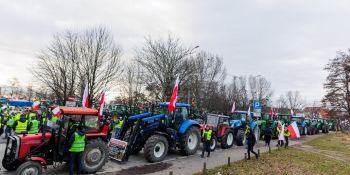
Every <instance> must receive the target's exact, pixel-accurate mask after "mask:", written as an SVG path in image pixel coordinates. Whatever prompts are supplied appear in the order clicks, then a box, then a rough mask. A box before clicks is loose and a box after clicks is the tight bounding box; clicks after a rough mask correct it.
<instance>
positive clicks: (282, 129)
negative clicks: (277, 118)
mask: <svg viewBox="0 0 350 175" xmlns="http://www.w3.org/2000/svg"><path fill="white" fill-rule="evenodd" d="M280 131H281V132H280V134H279V135H278V140H284V124H283V125H281V127H280Z"/></svg>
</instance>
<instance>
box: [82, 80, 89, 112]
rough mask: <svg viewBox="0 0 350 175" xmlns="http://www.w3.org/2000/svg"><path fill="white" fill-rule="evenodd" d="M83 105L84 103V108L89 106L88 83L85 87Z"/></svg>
mask: <svg viewBox="0 0 350 175" xmlns="http://www.w3.org/2000/svg"><path fill="white" fill-rule="evenodd" d="M82 105H83V107H84V108H87V107H89V89H88V86H87V85H86V87H85V89H84V95H83V100H82Z"/></svg>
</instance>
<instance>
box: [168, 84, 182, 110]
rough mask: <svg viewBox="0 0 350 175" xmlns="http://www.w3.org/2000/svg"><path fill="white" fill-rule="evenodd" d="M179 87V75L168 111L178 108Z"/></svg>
mask: <svg viewBox="0 0 350 175" xmlns="http://www.w3.org/2000/svg"><path fill="white" fill-rule="evenodd" d="M178 89H179V77H177V78H176V81H175V87H174V90H173V93H172V94H171V98H170V103H169V106H168V111H169V112H173V111H174V110H175V108H176V100H177V92H178Z"/></svg>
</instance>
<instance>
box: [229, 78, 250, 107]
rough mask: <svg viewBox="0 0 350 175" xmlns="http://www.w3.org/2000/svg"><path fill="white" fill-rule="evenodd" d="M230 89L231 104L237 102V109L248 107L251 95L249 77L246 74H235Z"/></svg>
mask: <svg viewBox="0 0 350 175" xmlns="http://www.w3.org/2000/svg"><path fill="white" fill-rule="evenodd" d="M228 91H229V93H228V97H229V99H230V103H231V104H233V102H235V103H236V107H237V109H241V110H246V109H248V106H249V97H248V89H247V78H246V77H245V76H238V77H237V76H234V77H233V79H232V82H231V84H230V86H229V90H228Z"/></svg>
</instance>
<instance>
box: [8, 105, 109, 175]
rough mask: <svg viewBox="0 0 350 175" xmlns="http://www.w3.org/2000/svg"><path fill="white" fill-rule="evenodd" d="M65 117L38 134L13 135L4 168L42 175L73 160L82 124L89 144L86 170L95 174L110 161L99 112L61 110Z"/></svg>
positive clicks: (86, 154)
mask: <svg viewBox="0 0 350 175" xmlns="http://www.w3.org/2000/svg"><path fill="white" fill-rule="evenodd" d="M60 110H61V111H60V112H61V117H60V118H59V120H58V121H57V123H56V124H55V125H51V126H48V125H47V123H45V124H44V127H43V129H42V130H41V132H40V133H37V134H26V133H23V134H20V135H13V136H10V137H9V138H8V140H7V144H6V149H5V155H4V158H3V160H2V165H3V167H4V168H5V169H7V170H8V171H13V170H16V174H18V175H22V174H23V175H24V174H28V173H29V172H32V174H35V175H36V174H41V172H42V168H46V167H47V165H53V164H54V163H57V162H58V163H62V162H67V161H68V160H69V152H68V145H67V144H68V142H69V139H70V137H71V135H72V134H73V133H74V132H75V129H76V127H77V126H78V125H80V126H84V128H85V131H86V139H87V142H86V144H85V150H84V152H83V153H82V160H83V161H82V171H83V172H86V173H93V172H96V171H98V170H99V169H101V168H102V166H103V165H104V164H105V163H106V161H107V157H108V154H107V150H108V149H107V144H106V143H105V142H103V141H102V139H105V138H106V136H107V135H106V134H103V133H101V131H100V129H99V117H98V111H97V110H95V109H88V108H77V107H60Z"/></svg>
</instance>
